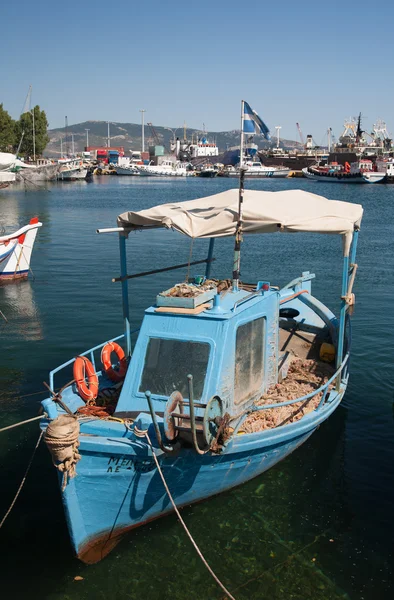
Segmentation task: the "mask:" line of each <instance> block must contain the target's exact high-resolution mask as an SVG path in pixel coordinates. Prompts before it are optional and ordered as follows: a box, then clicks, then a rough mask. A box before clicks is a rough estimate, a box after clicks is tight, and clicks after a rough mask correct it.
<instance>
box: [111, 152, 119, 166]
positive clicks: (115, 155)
mask: <svg viewBox="0 0 394 600" xmlns="http://www.w3.org/2000/svg"><path fill="white" fill-rule="evenodd" d="M118 160H119V152H118V151H117V150H109V152H108V162H109V163H112V164H113V165H116V164H118Z"/></svg>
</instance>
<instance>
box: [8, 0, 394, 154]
mask: <svg viewBox="0 0 394 600" xmlns="http://www.w3.org/2000/svg"><path fill="white" fill-rule="evenodd" d="M375 6H376V7H377V8H376V10H375ZM1 22H2V27H1V37H0V52H1V57H2V60H1V61H0V103H3V105H4V108H5V109H6V110H8V112H9V113H10V114H11V115H12V116H13V117H14V118H18V117H19V114H20V112H21V110H22V107H23V105H24V101H25V97H26V94H27V90H28V87H29V85H32V86H33V95H32V101H33V104H39V105H40V107H41V108H43V109H44V110H45V111H46V113H47V116H48V120H49V127H50V128H56V127H63V126H64V117H65V115H67V116H68V122H69V124H70V125H72V124H73V123H79V122H82V121H87V120H103V121H107V120H109V121H112V122H132V123H137V122H140V119H141V115H140V113H139V110H140V109H142V108H143V109H145V110H146V113H145V122H149V121H150V122H152V123H153V124H154V125H164V126H169V127H172V128H175V127H179V126H180V125H182V124H183V122H184V121H186V124H187V126H188V127H192V128H196V129H202V127H203V123H204V124H205V128H206V130H207V131H225V130H231V129H238V128H239V126H240V103H241V100H242V99H244V100H246V101H247V102H248V103H249V104H250V105H251V106H252V108H254V109H255V110H256V111H257V112H258V113H259V115H260V116H261V117H262V118H263V120H264V121H265V122H266V123H267V125H268V127H269V128H270V130H271V133H272V134H275V126H276V125H280V126H281V127H282V129H281V135H282V136H283V137H284V138H287V139H298V138H296V135H297V134H296V122H299V124H300V126H301V129H302V131H303V133H304V135H306V134H308V133H311V134H312V135H313V138H314V140H315V142H316V143H317V144H321V143H323V141H325V140H326V132H327V128H328V127H332V129H333V133H334V135H335V136H336V137H339V135H340V134H341V131H342V129H343V127H342V126H343V121H344V120H345V119H346V118H348V117H350V116H357V115H358V113H359V112H361V113H362V115H363V117H364V119H363V125H364V128H365V129H366V130H367V131H370V130H371V128H372V125H373V123H374V122H375V121H376V120H377V119H378V118H381V119H383V120H384V121H386V123H387V126H388V129H389V131H390V133H391V134H392V135H393V136H394V103H393V97H394V77H393V75H392V74H393V69H392V65H391V61H392V57H393V49H394V35H393V28H394V3H392V2H391V1H388V0H380V1H379V3H376V4H374V3H373V2H371V0H368V2H366V1H365V0H360V1H358V2H357V3H356V2H351V1H348V2H343V1H342V2H338V1H336V0H331V1H330V2H318V1H317V0H315V1H310V0H306V1H303V0H293V1H289V0H280V1H275V0H269V2H267V1H266V0H260V1H258V0H254V2H250V3H247V2H241V1H240V0H237V1H234V0H226V1H223V0H210V1H207V0H197V1H195V2H192V1H190V0H183V1H179V0H161V1H160V0H146V1H145V2H142V1H139V2H136V1H135V0H128V1H127V0H126V1H123V2H119V1H118V2H114V3H111V2H109V1H108V0H107V1H105V2H104V1H102V0H96V1H95V2H93V1H91V0H85V1H84V2H80V3H77V4H75V3H74V4H73V3H72V4H70V3H68V4H67V3H60V2H54V1H53V0H52V1H51V2H48V1H47V0H36V1H35V2H32V1H31V0H29V1H28V2H27V1H26V0H19V1H18V2H14V3H11V2H6V3H4V4H3V6H2V9H1Z"/></svg>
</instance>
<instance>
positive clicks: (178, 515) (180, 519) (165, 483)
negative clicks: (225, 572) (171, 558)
mask: <svg viewBox="0 0 394 600" xmlns="http://www.w3.org/2000/svg"><path fill="white" fill-rule="evenodd" d="M138 433H139V434H141V433H142V431H139V432H138ZM143 433H144V434H145V437H146V439H147V441H148V444H149V446H150V449H151V451H152V456H153V460H154V461H155V463H156V467H157V470H158V471H159V475H160V477H161V480H162V482H163V485H164V488H165V490H166V492H167V495H168V497H169V499H170V501H171V504H172V507H173V509H174V511H175V512H176V515H177V517H178V519H179V521H180V522H181V525H182V527H183V529H184V530H185V532H186V534H187V536H188V538H189V539H190V541H191V543H192V544H193V546H194V549H195V550H196V552H197V554H198V555H199V557H200V558H201V560H202V562H203V563H204V565H205V567H206V568H207V569H208V571H209V573H210V574H211V575H212V577H213V578H214V580H215V581H216V583H217V584H218V586H219V587H221V589H222V590H223V592H224V593H225V594H226V595H227V597H228V598H230V599H231V600H235V598H234V596H232V595H231V594H230V592H229V591H228V589H227V588H226V587H225V586H224V585H223V583H222V582H221V581H220V579H219V578H218V577H217V576H216V575H215V573H214V572H213V570H212V569H211V567H210V566H209V564H208V563H207V561H206V560H205V558H204V556H203V554H202V552H201V550H200V548H199V547H198V546H197V544H196V542H195V541H194V538H193V536H192V534H191V533H190V531H189V530H188V528H187V525H186V523H185V521H184V520H183V519H182V517H181V514H180V512H179V510H178V507H177V505H176V504H175V502H174V499H173V497H172V495H171V492H170V490H169V488H168V485H167V482H166V480H165V478H164V475H163V472H162V470H161V467H160V464H159V461H158V459H157V456H156V454H155V451H154V450H153V446H152V442H151V441H150V438H149V435H148V431H147V430H145V431H144V432H143Z"/></svg>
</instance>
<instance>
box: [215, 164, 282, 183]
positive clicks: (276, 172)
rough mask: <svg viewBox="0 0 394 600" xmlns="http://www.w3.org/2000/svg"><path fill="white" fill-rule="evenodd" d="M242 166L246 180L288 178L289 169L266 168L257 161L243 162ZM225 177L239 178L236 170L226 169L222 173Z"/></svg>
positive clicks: (280, 167) (278, 167)
mask: <svg viewBox="0 0 394 600" xmlns="http://www.w3.org/2000/svg"><path fill="white" fill-rule="evenodd" d="M243 166H244V167H245V168H246V171H245V177H246V178H248V179H249V178H254V177H256V178H265V177H288V175H289V173H290V171H291V169H289V168H288V167H283V166H273V167H267V166H266V165H263V164H262V163H261V162H260V161H259V160H245V161H244V163H243ZM224 176H225V177H239V168H238V169H234V170H231V169H228V170H227V171H225V172H224Z"/></svg>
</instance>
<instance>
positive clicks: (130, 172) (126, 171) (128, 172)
mask: <svg viewBox="0 0 394 600" xmlns="http://www.w3.org/2000/svg"><path fill="white" fill-rule="evenodd" d="M115 171H116V174H117V175H125V176H129V177H134V176H136V175H137V176H139V175H140V172H139V171H138V169H136V168H129V167H116V168H115Z"/></svg>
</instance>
